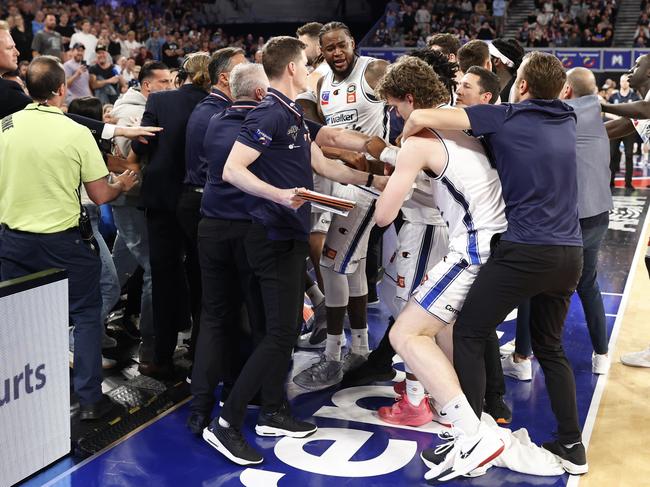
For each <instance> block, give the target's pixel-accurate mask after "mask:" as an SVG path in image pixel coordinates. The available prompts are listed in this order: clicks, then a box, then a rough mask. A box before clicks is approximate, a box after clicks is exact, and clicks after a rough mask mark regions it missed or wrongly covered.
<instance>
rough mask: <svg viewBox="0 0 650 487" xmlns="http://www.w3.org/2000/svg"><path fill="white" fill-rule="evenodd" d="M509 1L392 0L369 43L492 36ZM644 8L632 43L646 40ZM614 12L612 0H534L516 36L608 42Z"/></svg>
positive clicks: (559, 42)
mask: <svg viewBox="0 0 650 487" xmlns="http://www.w3.org/2000/svg"><path fill="white" fill-rule="evenodd" d="M508 5H509V2H507V1H505V0H492V1H488V0H439V1H434V0H428V1H415V2H407V1H404V2H401V3H400V2H398V1H397V0H391V1H390V2H389V3H388V5H387V7H386V13H385V15H384V17H383V18H382V20H381V21H380V22H379V24H378V26H377V28H376V29H375V31H374V32H373V33H372V34H371V35H370V36H369V39H368V45H369V46H371V47H384V46H403V47H424V46H426V44H427V39H428V37H430V36H431V35H432V34H435V33H451V34H455V35H457V36H458V37H459V39H460V41H461V44H465V43H467V42H468V41H470V40H472V39H481V40H491V39H495V38H497V37H499V36H500V35H502V34H503V30H504V24H505V21H506V19H507V11H508ZM649 10H650V8H648V7H645V3H644V6H643V8H642V13H641V16H640V18H639V22H638V29H637V32H636V33H635V36H634V37H635V41H634V42H635V46H637V47H645V46H647V45H648V39H650V30H649V24H650V21H649V20H648V14H650V11H649ZM616 11H617V4H616V0H593V1H589V0H536V1H535V11H534V12H531V14H530V15H529V16H528V18H527V20H526V21H525V22H524V23H523V25H522V26H521V28H520V29H519V31H518V33H517V40H518V41H519V42H520V43H521V44H522V45H523V46H526V47H610V46H611V45H612V40H613V37H614V24H615V22H616Z"/></svg>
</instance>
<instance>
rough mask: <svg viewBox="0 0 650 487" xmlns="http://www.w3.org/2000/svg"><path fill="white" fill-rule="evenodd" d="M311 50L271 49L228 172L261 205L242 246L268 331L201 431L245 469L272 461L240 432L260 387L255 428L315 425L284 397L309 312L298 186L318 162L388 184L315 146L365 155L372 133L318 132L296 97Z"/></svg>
mask: <svg viewBox="0 0 650 487" xmlns="http://www.w3.org/2000/svg"><path fill="white" fill-rule="evenodd" d="M305 47H306V46H305V44H303V43H302V42H300V41H299V40H298V39H295V38H293V37H285V36H283V37H274V38H272V39H271V40H269V42H268V43H267V44H266V45H265V47H264V56H263V66H264V71H265V72H266V75H267V76H268V78H269V82H270V85H271V87H270V88H269V89H268V94H267V96H266V97H265V98H264V100H263V101H262V102H261V103H260V104H259V105H258V106H257V107H256V108H255V109H253V110H251V111H250V113H249V114H248V116H247V117H246V120H245V122H244V124H243V125H242V128H241V131H240V133H239V136H238V137H237V141H236V142H235V144H234V146H233V149H232V151H231V153H230V155H229V156H228V160H227V161H226V164H225V166H224V170H223V180H224V181H225V182H228V183H230V184H232V185H233V186H235V187H237V188H239V189H241V190H243V191H245V192H246V193H248V194H250V195H252V196H254V197H256V199H255V200H252V199H251V198H250V197H249V198H248V202H252V203H253V204H252V205H251V206H250V209H249V210H248V212H247V213H248V215H249V217H250V219H251V220H252V223H251V224H250V227H249V229H248V232H247V234H246V238H245V240H244V251H245V253H246V258H247V260H248V263H249V264H250V266H251V268H252V270H253V272H254V274H255V277H256V279H257V280H258V281H259V285H260V290H261V293H262V300H263V303H264V315H265V325H266V335H265V336H264V338H263V339H262V340H261V342H260V343H259V345H258V346H257V347H256V349H255V351H254V352H253V354H252V355H251V357H250V358H249V359H248V361H247V362H246V365H245V366H244V368H243V369H242V371H241V373H240V375H239V377H238V379H237V381H236V383H235V385H234V387H233V388H232V391H231V393H230V395H229V397H228V399H227V400H226V402H225V404H224V407H223V408H222V410H221V416H220V417H219V418H215V420H213V422H212V423H211V424H210V426H209V427H208V428H206V429H205V430H204V432H203V437H204V439H205V440H206V441H208V443H210V444H211V445H212V446H213V447H214V448H216V449H217V450H218V451H219V452H221V453H222V454H223V455H224V456H226V457H227V458H228V459H230V460H231V461H233V462H235V463H237V464H239V465H251V464H258V463H261V462H262V461H263V460H264V459H263V457H262V456H261V455H260V454H259V453H258V452H257V451H255V450H254V449H253V448H251V447H250V445H249V444H248V443H247V442H246V440H245V439H244V437H243V436H242V434H241V431H240V428H241V426H242V424H243V421H244V416H245V413H246V405H247V404H248V402H249V401H250V400H251V399H252V398H253V396H254V395H255V394H256V393H257V392H258V391H261V396H262V397H261V399H262V410H261V412H260V415H259V417H258V420H257V426H256V428H255V431H256V432H257V434H258V435H260V436H290V437H294V438H304V437H306V436H309V435H311V434H313V433H314V432H315V431H316V429H317V428H316V426H314V425H313V424H310V423H307V422H304V421H300V420H297V419H295V418H293V416H292V415H291V411H290V409H289V406H288V403H287V402H286V399H285V393H284V381H285V378H286V375H287V371H288V368H289V362H290V359H291V351H292V349H293V344H294V343H295V341H296V338H297V334H298V327H299V324H300V319H301V316H302V303H303V291H304V275H305V264H306V259H307V255H308V249H309V246H308V239H309V231H310V208H309V205H308V204H307V205H303V204H304V200H302V199H301V198H299V197H298V196H297V195H296V189H297V188H309V189H311V187H312V184H313V183H312V181H313V179H312V167H313V168H314V170H316V171H318V172H319V173H320V174H322V175H323V176H325V177H329V178H333V179H335V180H338V181H339V182H344V183H350V184H364V181H365V183H366V184H367V185H368V186H369V185H371V184H374V186H375V187H376V188H377V189H380V190H381V189H383V187H384V186H385V183H386V177H385V176H379V177H373V176H372V175H369V174H367V173H363V172H360V171H356V170H353V169H351V168H349V167H346V166H343V165H340V164H337V163H334V162H332V161H329V162H328V161H327V160H326V159H324V157H323V155H322V152H320V149H318V147H317V146H316V145H312V143H311V141H312V138H315V139H317V141H319V143H322V144H332V143H333V144H334V145H336V144H337V143H339V142H342V141H341V140H340V139H347V140H348V141H349V142H350V145H348V146H347V148H348V149H350V150H357V151H359V150H364V149H365V148H369V144H370V142H371V139H370V138H369V137H366V136H364V135H362V134H356V133H354V132H351V131H340V130H337V129H333V130H329V131H327V134H326V135H325V136H320V127H319V126H315V127H313V130H312V132H311V134H310V132H309V129H308V127H307V124H306V122H305V120H304V118H303V112H302V108H301V107H300V106H299V105H297V104H296V103H295V102H294V101H293V100H294V99H295V97H296V95H297V94H298V93H300V92H302V91H304V90H305V88H306V83H307V74H308V71H307V57H306V55H305V52H304V49H305ZM316 125H317V124H316ZM251 170H252V171H251ZM244 206H245V205H244ZM231 218H232V217H231Z"/></svg>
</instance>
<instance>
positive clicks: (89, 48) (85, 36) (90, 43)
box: [70, 19, 97, 65]
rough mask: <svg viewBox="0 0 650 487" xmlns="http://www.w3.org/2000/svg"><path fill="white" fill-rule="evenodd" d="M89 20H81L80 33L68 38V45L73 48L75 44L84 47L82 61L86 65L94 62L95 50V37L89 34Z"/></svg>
mask: <svg viewBox="0 0 650 487" xmlns="http://www.w3.org/2000/svg"><path fill="white" fill-rule="evenodd" d="M90 27H91V25H90V20H88V19H83V20H82V21H81V32H76V33H75V34H73V35H72V37H71V38H70V44H72V45H73V46H74V45H75V44H77V43H79V44H83V45H84V46H85V47H86V52H85V54H84V59H85V60H86V63H88V65H91V64H93V63H94V62H95V57H96V54H95V49H96V48H97V37H95V35H93V34H92V33H91V32H90Z"/></svg>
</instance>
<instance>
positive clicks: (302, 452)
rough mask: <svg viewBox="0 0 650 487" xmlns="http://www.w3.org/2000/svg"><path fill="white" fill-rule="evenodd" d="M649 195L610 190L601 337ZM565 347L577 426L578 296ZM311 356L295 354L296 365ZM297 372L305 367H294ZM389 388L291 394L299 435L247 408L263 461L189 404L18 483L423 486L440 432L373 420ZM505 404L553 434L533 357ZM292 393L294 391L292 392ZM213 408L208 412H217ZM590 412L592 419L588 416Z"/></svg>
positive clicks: (495, 471) (512, 476)
mask: <svg viewBox="0 0 650 487" xmlns="http://www.w3.org/2000/svg"><path fill="white" fill-rule="evenodd" d="M647 193H650V192H648V191H636V192H634V193H629V192H628V193H627V194H626V193H625V192H623V190H618V189H617V190H616V197H615V206H616V207H615V210H614V212H613V214H612V217H611V223H610V230H609V232H608V234H607V237H606V242H605V244H604V246H603V248H602V251H601V263H600V278H599V281H600V286H601V290H602V291H603V298H604V302H605V309H606V313H607V323H608V332H609V333H611V330H612V327H613V325H614V322H615V320H616V316H617V314H618V313H619V307H620V305H621V301H622V299H623V293H624V290H625V285H626V280H627V276H628V272H629V269H630V266H631V264H632V260H633V257H634V253H635V249H636V248H637V243H638V239H639V234H640V233H641V227H642V224H643V222H644V221H645V215H646V213H647V211H648V196H650V194H647ZM387 318H388V316H387V313H386V311H385V309H384V308H383V306H378V307H376V308H370V310H369V322H370V330H371V345H376V343H377V342H378V341H379V339H380V338H381V336H382V334H383V332H384V330H385V327H386V322H387ZM500 330H501V331H503V332H504V335H503V337H502V338H501V342H502V343H504V342H506V341H508V340H511V339H512V338H513V337H514V321H508V322H505V323H504V324H503V325H501V327H500ZM565 349H566V351H567V355H568V357H569V360H570V362H571V364H572V366H573V368H574V371H575V377H576V383H577V395H578V408H579V413H580V421H581V423H582V424H584V423H585V421H586V419H587V415H588V411H589V409H590V405H591V403H592V397H593V393H594V389H595V386H596V383H597V381H598V376H595V375H593V374H592V373H591V354H592V348H591V342H590V340H589V335H588V332H587V328H586V324H585V319H584V314H583V311H582V307H581V305H580V302H579V300H578V299H577V296H574V299H573V301H572V304H571V308H570V311H569V315H568V317H567V320H566V326H565ZM313 357H315V354H313V353H312V354H309V353H307V352H299V353H297V354H296V356H295V362H296V364H299V363H302V364H304V362H305V361H306V360H310V359H311V358H313ZM302 366H304V365H302ZM390 386H391V384H389V383H387V384H383V385H376V386H369V387H362V388H349V389H346V390H338V389H328V390H325V391H320V392H316V393H310V394H301V395H298V396H295V397H293V399H292V400H291V405H292V409H293V411H294V413H295V414H296V415H297V416H299V417H301V418H305V419H309V420H310V421H314V422H315V423H316V424H317V425H318V426H319V431H318V433H317V434H316V435H314V436H312V437H310V438H307V439H304V440H293V439H281V440H276V439H268V438H258V437H256V436H255V434H254V432H253V428H254V425H255V420H256V415H257V411H256V410H254V409H250V410H249V413H248V416H247V418H246V425H245V434H246V436H247V438H248V440H249V441H251V442H252V444H253V445H254V446H255V447H256V448H258V449H259V450H260V451H261V452H262V454H263V455H264V456H265V459H266V461H265V462H264V464H262V466H260V467H257V468H241V467H238V466H236V465H233V464H231V463H229V462H228V461H227V460H225V459H224V458H223V457H222V456H221V455H220V454H218V453H217V452H216V451H215V450H213V449H212V448H211V447H210V446H209V445H208V444H207V443H205V442H204V441H203V440H202V439H200V438H195V437H193V436H191V435H190V434H189V433H188V431H187V430H186V428H185V425H184V424H185V420H186V418H187V415H188V404H183V405H181V406H180V407H178V408H177V409H175V410H173V411H171V412H169V413H167V414H165V415H163V416H162V417H160V418H158V419H157V420H155V421H153V422H152V423H151V424H149V425H147V426H145V427H144V428H142V429H141V430H140V431H137V432H135V433H134V434H132V435H131V436H130V437H128V438H127V439H126V440H123V441H121V442H120V443H118V444H117V445H114V446H113V447H112V448H109V449H107V450H106V451H104V452H103V453H100V454H98V455H96V456H94V457H91V458H90V459H88V460H85V461H83V462H81V463H77V462H76V461H75V460H74V459H73V458H70V457H68V458H65V459H63V460H61V461H59V462H58V463H56V464H54V465H53V466H51V467H50V468H49V469H47V470H45V471H44V472H42V473H41V474H39V475H38V476H36V477H34V478H32V479H30V480H29V481H28V482H26V483H25V485H28V486H30V487H31V486H36V485H56V486H83V487H91V486H158V487H164V486H195V485H196V486H199V485H200V486H205V487H208V486H241V485H245V486H248V487H262V486H264V487H270V486H276V485H277V486H280V487H286V486H306V485H309V486H339V485H346V486H347V485H349V486H369V485H370V486H391V487H394V486H398V485H407V484H408V485H425V483H424V481H423V480H422V479H423V475H424V473H425V467H424V465H423V463H422V461H421V460H420V458H419V451H420V450H421V449H423V448H426V447H429V446H430V445H431V444H432V443H433V442H437V441H439V440H438V438H437V435H436V434H435V433H437V432H438V431H441V430H442V429H441V427H438V426H433V425H431V426H426V427H423V428H397V427H392V426H388V425H383V424H381V423H380V422H379V420H378V419H377V418H376V417H375V416H374V415H373V410H376V409H377V408H378V407H379V406H382V405H388V404H390V403H391V402H392V401H393V394H392V392H391V387H390ZM506 386H507V389H508V392H507V395H506V402H507V403H508V404H509V405H510V406H511V408H512V411H513V422H512V424H511V425H510V427H511V429H513V430H516V429H518V428H522V427H525V428H527V430H528V432H529V434H530V437H531V438H532V440H533V441H534V442H535V443H537V444H541V443H542V442H543V441H547V440H550V439H552V438H553V437H554V428H555V422H554V419H553V416H552V413H551V409H550V404H549V400H548V396H547V393H546V389H545V386H544V377H543V374H542V373H541V371H540V370H539V366H538V364H537V362H536V361H533V380H532V381H530V382H517V381H515V380H513V379H510V378H506ZM289 392H290V397H292V396H294V395H295V393H296V390H295V389H294V388H293V387H292V388H290V391H289ZM216 412H217V411H216V410H215V413H216ZM591 414H594V412H593V411H592V413H591ZM567 481H568V476H567V475H564V476H560V477H533V476H527V475H523V474H518V473H514V472H511V471H508V470H505V469H500V468H491V469H490V470H489V471H488V473H487V474H486V475H485V476H483V477H479V478H476V479H460V480H455V481H452V482H449V483H448V484H447V485H454V486H455V485H458V486H460V485H462V486H511V485H512V486H514V485H517V486H564V485H566V484H567Z"/></svg>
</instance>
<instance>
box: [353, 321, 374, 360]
mask: <svg viewBox="0 0 650 487" xmlns="http://www.w3.org/2000/svg"><path fill="white" fill-rule="evenodd" d="M351 332H352V353H356V354H358V355H364V356H365V355H368V353H369V352H370V350H368V328H353V329H352V330H351Z"/></svg>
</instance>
